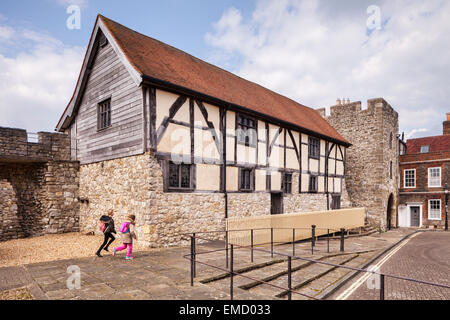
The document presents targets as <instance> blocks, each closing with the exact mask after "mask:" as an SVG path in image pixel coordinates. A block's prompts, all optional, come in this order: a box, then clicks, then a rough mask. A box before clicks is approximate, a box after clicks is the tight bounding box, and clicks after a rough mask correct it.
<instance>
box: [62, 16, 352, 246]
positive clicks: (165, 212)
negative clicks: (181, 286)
mask: <svg viewBox="0 0 450 320" xmlns="http://www.w3.org/2000/svg"><path fill="white" fill-rule="evenodd" d="M56 129H57V131H59V132H65V133H67V134H69V135H70V137H71V143H72V148H71V149H72V159H73V160H77V161H79V162H80V189H79V198H80V200H81V202H82V204H81V208H80V219H79V223H80V229H81V230H85V231H92V230H95V229H96V225H97V220H98V217H99V216H100V215H101V214H103V213H104V212H105V211H106V210H107V209H109V208H113V209H115V211H116V212H117V213H119V214H120V215H126V214H131V213H132V214H135V215H136V216H137V230H138V234H139V238H140V241H141V242H143V243H145V244H147V245H150V246H165V245H170V244H175V243H178V242H179V240H180V239H181V238H177V237H176V236H175V235H178V234H180V233H183V232H192V231H206V230H208V231H211V230H223V229H224V227H225V224H224V222H225V219H226V218H228V217H237V216H256V215H270V214H279V213H290V212H305V211H314V210H327V209H338V208H340V207H341V206H343V207H344V206H350V202H349V199H348V195H347V192H346V188H345V178H344V174H345V159H346V150H347V148H348V147H349V146H350V143H349V142H348V141H347V140H346V139H345V138H343V137H342V136H341V135H340V134H339V133H338V132H337V131H336V130H335V129H334V128H333V127H332V126H331V125H330V124H328V123H327V121H326V120H325V119H323V118H322V117H321V115H320V114H319V113H318V112H317V111H316V110H313V109H311V108H308V107H306V106H303V105H301V104H299V103H297V102H295V101H293V100H291V99H289V98H287V97H284V96H282V95H280V94H277V93H275V92H273V91H270V90H268V89H266V88H264V87H262V86H260V85H257V84H255V83H253V82H250V81H247V80H245V79H243V78H241V77H238V76H236V75H234V74H232V73H230V72H227V71H225V70H223V69H220V68H218V67H216V66H213V65H211V64H209V63H206V62H204V61H202V60H200V59H197V58H195V57H193V56H191V55H189V54H187V53H185V52H183V51H181V50H178V49H176V48H174V47H171V46H169V45H167V44H164V43H162V42H160V41H158V40H155V39H153V38H150V37H147V36H145V35H142V34H140V33H138V32H135V31H133V30H131V29H128V28H126V27H124V26H122V25H120V24H118V23H117V22H114V21H112V20H110V19H108V18H105V17H103V16H101V15H99V16H98V17H97V20H96V23H95V26H94V30H93V32H92V35H91V39H90V42H89V46H88V49H87V53H86V56H85V59H84V62H83V65H82V70H81V72H80V76H79V79H78V82H77V85H76V88H75V91H74V95H73V97H72V99H71V100H70V102H69V104H68V106H67V107H66V109H65V110H64V113H63V114H62V116H61V119H60V120H59V122H58V124H57V128H56Z"/></svg>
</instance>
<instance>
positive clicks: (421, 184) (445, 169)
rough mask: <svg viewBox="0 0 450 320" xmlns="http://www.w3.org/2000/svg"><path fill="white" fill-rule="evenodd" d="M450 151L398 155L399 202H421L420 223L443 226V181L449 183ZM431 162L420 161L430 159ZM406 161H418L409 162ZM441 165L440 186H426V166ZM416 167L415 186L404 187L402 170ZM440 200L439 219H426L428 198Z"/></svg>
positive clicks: (434, 166)
mask: <svg viewBox="0 0 450 320" xmlns="http://www.w3.org/2000/svg"><path fill="white" fill-rule="evenodd" d="M444 159H450V151H447V152H435V153H427V154H410V155H404V156H401V157H400V175H401V181H400V204H406V203H411V202H418V203H422V214H423V216H422V225H423V226H434V225H437V226H443V225H444V219H445V197H444V194H443V191H444V185H445V183H447V184H449V185H450V161H443V160H444ZM430 160H435V161H431V162H420V161H430ZM408 162H418V163H409V164H405V163H408ZM436 167H441V187H440V188H429V187H428V168H436ZM405 169H416V188H404V170H405ZM434 199H436V200H437V199H440V200H441V221H437V220H429V219H428V200H434Z"/></svg>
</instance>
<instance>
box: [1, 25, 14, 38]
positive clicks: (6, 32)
mask: <svg viewBox="0 0 450 320" xmlns="http://www.w3.org/2000/svg"><path fill="white" fill-rule="evenodd" d="M13 34H14V29H13V28H11V27H8V26H0V41H4V40H9V39H11V37H12V36H13Z"/></svg>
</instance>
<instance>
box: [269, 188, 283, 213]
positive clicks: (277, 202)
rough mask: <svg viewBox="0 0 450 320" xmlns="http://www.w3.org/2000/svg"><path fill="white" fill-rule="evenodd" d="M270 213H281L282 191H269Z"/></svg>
mask: <svg viewBox="0 0 450 320" xmlns="http://www.w3.org/2000/svg"><path fill="white" fill-rule="evenodd" d="M270 201H271V209H270V213H271V214H282V213H283V194H282V193H271V194H270Z"/></svg>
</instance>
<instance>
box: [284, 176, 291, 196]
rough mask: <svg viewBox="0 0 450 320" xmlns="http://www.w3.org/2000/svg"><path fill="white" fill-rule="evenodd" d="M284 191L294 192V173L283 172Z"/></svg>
mask: <svg viewBox="0 0 450 320" xmlns="http://www.w3.org/2000/svg"><path fill="white" fill-rule="evenodd" d="M282 185H283V192H284V193H292V173H285V174H283V181H282Z"/></svg>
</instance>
